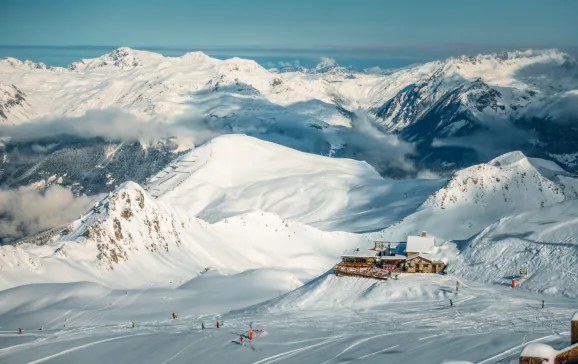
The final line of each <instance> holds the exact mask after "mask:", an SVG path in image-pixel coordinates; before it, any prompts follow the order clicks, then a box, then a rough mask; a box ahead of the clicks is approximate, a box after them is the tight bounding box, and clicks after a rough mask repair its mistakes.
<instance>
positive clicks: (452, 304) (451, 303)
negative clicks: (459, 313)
mask: <svg viewBox="0 0 578 364" xmlns="http://www.w3.org/2000/svg"><path fill="white" fill-rule="evenodd" d="M450 306H452V307H454V303H453V301H452V300H451V299H450Z"/></svg>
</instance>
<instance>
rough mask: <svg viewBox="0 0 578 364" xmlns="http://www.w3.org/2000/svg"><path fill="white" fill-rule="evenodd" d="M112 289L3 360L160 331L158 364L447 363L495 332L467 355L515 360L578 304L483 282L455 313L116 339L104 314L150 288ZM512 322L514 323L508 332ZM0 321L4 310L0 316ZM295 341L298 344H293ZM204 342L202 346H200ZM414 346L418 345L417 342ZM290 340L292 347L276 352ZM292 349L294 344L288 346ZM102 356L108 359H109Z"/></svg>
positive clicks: (319, 316)
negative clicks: (499, 343) (497, 343)
mask: <svg viewBox="0 0 578 364" xmlns="http://www.w3.org/2000/svg"><path fill="white" fill-rule="evenodd" d="M113 292H115V294H119V297H115V298H114V301H113V303H114V304H112V305H111V304H107V303H106V302H102V298H104V297H106V296H109V295H111V293H110V292H109V293H108V294H106V295H101V296H100V297H96V298H95V299H93V300H91V301H89V302H88V303H85V304H84V305H82V306H80V307H83V308H84V309H86V308H87V307H90V304H93V305H94V304H95V303H96V302H102V303H101V304H102V305H103V306H102V307H98V308H95V309H94V310H87V311H83V312H75V313H74V319H73V320H70V321H67V322H68V325H67V327H66V329H59V330H57V331H55V330H45V331H43V332H37V333H35V336H36V337H37V339H36V340H34V341H32V342H27V343H23V344H16V345H14V346H10V347H7V348H4V349H0V362H3V360H4V359H7V362H8V363H23V362H27V363H43V362H49V361H51V360H53V359H55V358H59V361H61V362H66V358H67V356H68V355H72V354H73V353H78V352H81V353H85V351H86V355H88V356H90V355H91V353H92V352H93V351H92V350H91V349H90V348H92V347H94V346H96V345H99V346H100V345H102V346H103V350H101V351H99V353H101V355H108V356H110V355H112V356H114V355H115V354H114V352H111V353H110V354H108V353H107V352H106V351H107V349H106V344H107V343H112V342H115V341H118V340H122V339H125V338H129V337H134V336H143V339H142V340H144V341H143V344H140V345H144V346H145V347H146V346H147V344H146V343H147V342H150V343H151V345H152V343H154V340H155V339H154V338H155V337H158V338H161V337H162V338H163V340H165V339H166V340H169V341H170V342H173V341H175V345H174V346H171V347H170V350H167V349H165V350H164V351H162V350H163V348H162V347H158V346H154V345H153V346H152V347H154V350H155V351H156V350H161V351H162V352H161V353H159V355H161V356H164V357H165V358H164V359H161V360H160V361H158V362H156V363H159V364H167V363H170V364H173V363H175V364H176V363H185V362H188V360H190V355H195V358H198V360H199V361H200V362H203V360H209V361H211V362H213V360H214V362H216V363H221V362H227V359H226V358H229V359H230V357H235V358H236V362H239V363H253V364H273V363H279V364H280V363H296V362H318V363H323V364H334V363H338V362H341V363H349V362H362V361H364V360H374V357H375V356H376V355H387V358H391V360H392V362H397V361H403V360H407V359H408V358H409V357H411V356H412V355H422V354H423V352H422V350H423V351H431V350H434V351H433V352H431V354H430V355H431V356H432V357H439V359H440V360H439V361H440V362H441V361H442V360H443V359H451V358H448V355H451V353H452V352H453V351H456V350H459V349H460V348H462V347H463V346H464V342H463V341H461V342H457V340H465V339H466V338H467V337H476V339H475V340H474V341H473V342H480V341H481V342H484V341H486V340H490V339H491V338H492V337H493V336H494V335H495V334H497V335H501V337H503V338H510V337H511V338H510V341H507V342H504V344H503V347H496V348H494V349H492V347H491V346H490V347H489V348H487V347H486V348H484V349H483V350H480V351H479V352H477V354H475V353H474V355H475V357H470V358H465V359H467V360H470V361H471V360H474V361H475V362H477V363H480V364H482V363H483V364H488V363H492V362H496V361H498V360H502V361H503V360H506V363H513V362H514V361H513V360H514V359H516V360H517V356H516V355H517V353H519V352H520V351H521V349H522V348H523V347H524V346H525V345H526V344H528V343H531V342H548V341H551V340H554V339H557V338H560V337H565V336H567V335H568V334H569V333H567V332H565V330H564V329H565V328H566V326H567V324H568V322H567V316H568V315H569V312H571V311H572V310H573V309H574V308H575V307H572V305H569V303H568V302H565V301H563V300H558V301H555V300H554V299H552V300H554V301H553V302H551V311H545V312H542V311H541V310H540V309H538V308H536V307H537V305H538V302H540V299H541V297H534V296H532V295H528V294H527V293H524V295H523V296H517V294H518V293H517V292H516V291H509V290H506V289H502V291H501V292H500V293H499V294H495V293H490V292H491V291H490V289H489V288H486V287H483V286H479V285H477V286H476V287H472V288H463V292H461V293H459V294H458V297H456V298H455V305H457V304H458V303H459V306H460V307H461V308H460V311H462V312H461V313H458V312H457V310H456V307H455V306H454V307H453V308H451V307H450V306H449V304H448V303H447V302H446V301H445V300H444V301H433V302H426V301H422V300H421V299H417V300H415V301H414V302H413V303H412V302H411V301H407V302H405V303H401V304H398V303H396V302H392V303H390V304H387V305H385V306H378V307H375V308H371V307H368V308H359V309H357V308H354V307H351V308H350V309H346V308H342V309H337V311H335V312H324V311H312V310H300V311H298V312H279V313H273V312H272V313H263V314H251V313H243V312H240V313H229V314H225V315H219V314H217V313H215V314H214V315H194V316H192V317H182V319H181V318H179V319H177V320H170V319H166V320H158V318H157V319H154V320H153V319H152V317H151V320H149V321H143V322H140V323H139V324H138V326H137V327H136V328H135V329H132V330H137V332H135V333H134V334H131V335H122V334H121V333H123V332H126V330H130V328H129V327H128V326H127V325H125V326H121V325H119V324H118V323H117V324H113V323H111V322H110V317H109V314H112V315H113V316H112V317H116V315H117V314H118V313H119V311H122V310H123V309H126V310H127V312H130V311H131V310H132V309H133V308H134V307H135V305H136V307H141V306H142V305H146V302H147V296H148V295H149V291H148V290H141V291H133V292H129V294H125V292H121V291H113ZM460 295H464V297H463V298H462V297H460ZM99 298H100V301H99V300H98V299H99ZM71 312H73V311H71ZM216 315H218V317H222V318H221V319H224V321H225V322H226V327H227V330H220V331H219V330H216V329H214V330H211V329H210V328H207V330H206V331H204V332H203V331H202V330H195V329H193V328H192V327H195V326H197V325H198V324H200V321H201V320H202V321H205V322H207V321H209V322H210V321H211V320H213V318H214V317H215V316H216ZM60 317H61V318H62V317H63V316H62V315H61V316H60ZM54 321H56V320H55V319H52V322H54ZM127 321H129V320H127ZM156 321H158V323H156ZM248 322H253V323H254V326H256V327H258V328H261V329H265V330H266V332H267V333H268V334H267V335H263V336H260V337H259V338H257V339H255V340H254V341H253V342H250V343H246V344H247V345H248V346H246V347H247V348H249V349H251V350H250V351H248V353H252V354H247V353H245V354H243V353H238V354H236V351H235V347H238V346H236V345H233V346H232V347H231V346H229V345H228V344H226V343H229V342H230V340H231V339H235V338H236V337H237V333H238V332H245V331H246V328H247V325H248ZM512 322H515V323H516V325H515V330H514V331H513V332H512V328H511V323H512ZM1 323H2V316H0V324H1ZM2 326H3V327H4V325H2ZM384 331H385V332H384ZM119 334H121V335H119ZM327 334H329V335H327ZM331 334H333V335H331ZM335 334H337V335H335ZM103 335H104V336H105V337H104V338H103V337H102V336H103ZM158 335H161V336H158ZM106 336H111V337H106ZM11 337H16V338H17V337H18V336H17V335H12V336H11ZM92 337H100V338H99V339H98V340H95V341H90V342H88V343H84V344H81V345H78V344H75V345H74V346H72V347H67V345H68V342H69V341H73V340H78V339H82V340H90V338H92ZM146 337H150V338H152V339H150V340H152V341H150V340H149V339H146ZM295 338H299V340H294V339H295ZM410 338H411V339H410ZM408 339H409V341H407V340H408ZM139 340H140V339H139ZM147 340H148V341H147ZM453 341H456V344H453ZM201 342H202V343H203V345H202V346H199V343H201ZM417 342H419V345H416V344H417ZM300 344H305V345H300ZM223 345H224V346H223ZM231 345H232V344H231ZM448 345H449V346H448ZM453 345H455V346H453ZM129 346H130V345H129ZM175 346H176V348H175ZM288 346H289V348H288V350H278V349H282V348H287V347H288ZM291 346H293V348H290V347H291ZM295 346H297V347H295ZM466 346H467V345H466ZM152 347H151V349H152ZM193 347H199V349H196V350H195V351H194V354H190V355H189V354H185V353H193V351H191V348H193ZM40 348H42V350H41V351H39V352H40V353H42V352H43V351H46V350H49V349H50V348H56V349H57V352H55V353H49V352H48V353H46V354H45V355H44V356H42V357H41V358H29V355H31V353H34V352H36V350H38V349H40ZM205 348H207V349H206V351H204V350H205ZM127 350H130V348H127ZM488 350H490V352H488ZM491 351H494V352H493V353H492V352H491ZM145 352H146V350H145ZM420 353H421V354H420ZM488 354H491V355H488ZM77 355H78V354H77ZM80 355H84V354H80ZM135 355H137V354H135ZM143 355H144V356H142V357H140V359H139V358H135V361H139V362H143V363H148V362H151V363H154V362H155V361H147V356H146V353H145V354H143ZM205 355H208V356H205ZM108 356H107V357H108ZM19 357H22V358H28V359H25V360H28V361H22V360H18V358H19ZM75 357H76V356H75ZM111 358H112V357H111ZM369 358H372V359H369ZM420 358H421V357H420ZM8 359H9V360H8ZM99 360H102V361H106V360H108V361H110V359H106V358H100V359H99ZM419 360H421V359H418V361H416V363H420V361H419ZM476 360H477V361H476ZM508 360H509V361H508ZM229 362H230V360H229Z"/></svg>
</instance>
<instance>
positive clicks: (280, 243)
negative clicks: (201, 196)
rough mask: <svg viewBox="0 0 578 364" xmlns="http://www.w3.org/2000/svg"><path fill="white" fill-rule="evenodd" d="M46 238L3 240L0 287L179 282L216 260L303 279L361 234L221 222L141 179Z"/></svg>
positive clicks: (235, 268) (258, 217)
mask: <svg viewBox="0 0 578 364" xmlns="http://www.w3.org/2000/svg"><path fill="white" fill-rule="evenodd" d="M67 230H68V231H67V232H66V233H63V234H61V235H59V236H56V237H55V238H53V239H52V240H51V241H49V242H48V243H47V244H45V245H40V246H39V245H35V244H31V243H24V244H20V245H18V246H1V247H0V252H1V255H0V266H1V267H2V270H1V271H0V287H2V288H8V287H13V286H16V285H21V284H26V283H33V282H34V283H41V282H69V281H84V280H86V281H92V282H97V283H100V284H104V285H107V286H109V287H116V288H135V287H136V288H140V287H149V286H151V285H153V286H157V285H164V286H167V285H169V286H170V285H178V283H181V282H184V281H187V280H189V279H190V277H194V276H196V275H198V274H199V272H200V271H202V270H203V269H204V268H207V267H214V268H216V269H219V270H220V271H222V272H224V273H226V274H232V273H239V272H244V271H246V270H248V269H258V268H267V269H282V270H284V271H286V272H293V274H295V275H296V278H297V279H298V280H303V279H311V278H313V277H315V276H318V275H319V274H321V273H323V272H325V271H327V270H328V269H329V268H331V267H332V266H333V264H334V263H335V261H337V260H338V259H339V256H340V253H341V252H342V251H343V250H344V249H345V248H347V247H353V246H360V245H368V244H369V242H368V241H367V240H366V239H365V238H364V237H363V236H361V235H354V234H350V233H341V232H323V231H320V230H317V229H315V228H313V227H310V226H307V225H303V224H301V223H298V222H293V221H289V220H285V219H282V218H280V217H279V216H277V215H274V214H271V213H265V212H258V211H253V212H249V213H246V214H243V215H240V216H235V217H232V218H228V219H225V220H223V221H220V222H217V223H215V224H209V223H207V222H205V221H202V220H199V219H196V218H193V217H190V215H188V214H186V213H185V212H184V211H182V210H178V209H173V208H172V207H169V206H168V205H166V204H164V203H163V202H160V201H155V200H154V199H153V198H151V197H150V196H149V195H148V194H147V193H146V191H144V190H143V189H142V188H141V187H140V186H138V185H137V184H135V183H132V182H129V183H126V184H123V185H122V186H120V187H119V188H118V189H117V190H116V191H115V192H114V193H112V194H111V196H110V197H107V198H105V199H104V200H102V201H100V202H99V203H98V204H97V206H96V207H95V208H93V209H92V210H91V211H89V212H88V213H87V214H85V215H84V216H82V217H81V219H79V220H77V221H75V222H73V223H72V224H71V225H70V226H69V227H67Z"/></svg>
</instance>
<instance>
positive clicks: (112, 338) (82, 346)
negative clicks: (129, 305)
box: [28, 334, 150, 364]
mask: <svg viewBox="0 0 578 364" xmlns="http://www.w3.org/2000/svg"><path fill="white" fill-rule="evenodd" d="M142 335H150V334H133V335H124V336H116V337H111V338H108V339H103V340H98V341H94V342H91V343H88V344H84V345H79V346H75V347H73V348H70V349H66V350H63V351H60V352H58V353H56V354H52V355H49V356H45V357H44V358H40V359H36V360H34V361H31V362H28V364H37V363H43V362H45V361H47V360H50V359H53V358H57V357H59V356H62V355H65V354H68V353H71V352H73V351H77V350H80V349H84V348H88V347H90V346H93V345H98V344H102V343H106V342H109V341H114V340H120V339H125V338H127V337H134V336H142Z"/></svg>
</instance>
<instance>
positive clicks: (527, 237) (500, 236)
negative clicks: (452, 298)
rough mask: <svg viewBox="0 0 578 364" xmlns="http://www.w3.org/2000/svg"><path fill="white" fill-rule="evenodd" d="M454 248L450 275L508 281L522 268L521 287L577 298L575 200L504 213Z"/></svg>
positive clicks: (577, 221)
mask: <svg viewBox="0 0 578 364" xmlns="http://www.w3.org/2000/svg"><path fill="white" fill-rule="evenodd" d="M458 248H459V250H460V252H459V255H457V259H456V260H454V261H453V262H451V263H450V271H452V272H453V273H454V274H458V275H460V276H463V277H469V278H474V279H475V280H477V281H482V282H488V283H496V284H503V285H509V284H510V282H511V280H512V279H518V274H519V270H520V269H522V268H526V269H527V270H528V279H527V280H524V281H523V283H522V284H521V289H527V290H532V291H539V292H543V293H547V294H557V295H566V296H568V297H573V298H577V297H578V290H577V289H576V287H578V270H577V268H576V267H578V200H569V201H565V202H563V203H559V204H556V205H552V206H548V207H544V208H541V209H534V210H530V211H527V212H522V213H520V214H517V215H513V216H508V217H505V218H503V219H500V220H499V221H497V222H495V223H494V224H492V225H490V226H488V227H487V228H486V229H484V230H483V231H482V232H480V233H479V234H477V235H475V236H474V237H473V238H472V239H470V240H468V241H464V242H459V243H458Z"/></svg>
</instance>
